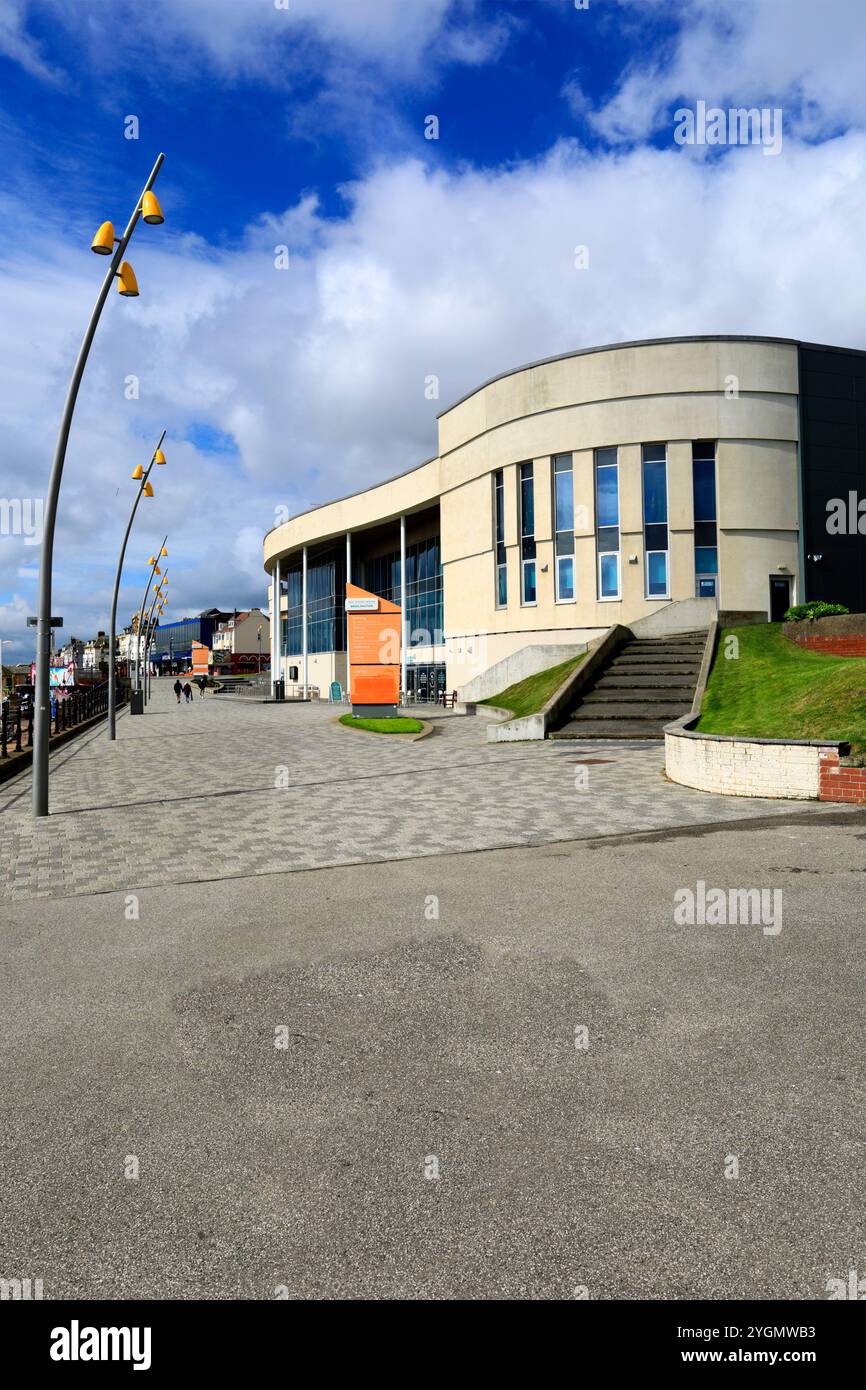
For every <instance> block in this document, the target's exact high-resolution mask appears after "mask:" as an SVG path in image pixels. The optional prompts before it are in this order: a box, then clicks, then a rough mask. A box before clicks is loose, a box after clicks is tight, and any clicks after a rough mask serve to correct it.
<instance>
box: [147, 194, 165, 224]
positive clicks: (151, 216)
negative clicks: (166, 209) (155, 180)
mask: <svg viewBox="0 0 866 1390" xmlns="http://www.w3.org/2000/svg"><path fill="white" fill-rule="evenodd" d="M141 215H142V217H143V218H144V220H145V222H149V223H150V224H151V226H153V227H158V226H159V224H160V223H161V222H164V221H165V218H164V217H163V215H162V208H161V207H160V206H159V199H158V198H157V196H156V194H155V193H145V195H144V197H143V198H142V200H141Z"/></svg>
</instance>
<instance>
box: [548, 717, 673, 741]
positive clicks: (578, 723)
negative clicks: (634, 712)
mask: <svg viewBox="0 0 866 1390" xmlns="http://www.w3.org/2000/svg"><path fill="white" fill-rule="evenodd" d="M550 737H551V738H563V739H568V738H586V739H593V738H627V739H634V738H646V739H658V740H661V739H663V738H664V734H663V733H662V730H661V728H660V727H659V726H658V725H657V724H654V723H653V722H652V720H647V721H646V723H644V722H643V721H642V720H639V719H634V720H628V719H612V720H610V722H609V723H605V722H604V721H603V720H601V719H571V720H569V722H568V723H567V724H565V725H564V726H563V727H562V728H561V729H558V730H557V732H556V733H555V734H551V735H550Z"/></svg>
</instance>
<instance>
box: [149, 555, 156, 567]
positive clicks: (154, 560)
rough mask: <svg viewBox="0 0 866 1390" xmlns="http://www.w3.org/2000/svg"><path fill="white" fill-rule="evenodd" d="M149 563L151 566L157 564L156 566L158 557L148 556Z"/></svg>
mask: <svg viewBox="0 0 866 1390" xmlns="http://www.w3.org/2000/svg"><path fill="white" fill-rule="evenodd" d="M147 563H148V564H149V565H155V564H156V556H155V555H148V557H147Z"/></svg>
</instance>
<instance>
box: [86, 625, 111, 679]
mask: <svg viewBox="0 0 866 1390" xmlns="http://www.w3.org/2000/svg"><path fill="white" fill-rule="evenodd" d="M81 665H82V667H83V669H84V671H85V672H89V673H90V674H91V675H92V674H93V673H94V672H95V671H103V670H104V671H105V673H106V674H107V672H108V638H107V637H106V635H105V633H104V632H98V633H97V634H96V636H95V637H91V639H90V641H89V642H85V644H84V654H83V658H82V662H81Z"/></svg>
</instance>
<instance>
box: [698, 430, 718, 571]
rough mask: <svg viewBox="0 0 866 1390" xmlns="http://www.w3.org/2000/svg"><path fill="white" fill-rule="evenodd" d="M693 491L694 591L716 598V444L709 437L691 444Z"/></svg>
mask: <svg viewBox="0 0 866 1390" xmlns="http://www.w3.org/2000/svg"><path fill="white" fill-rule="evenodd" d="M692 492H693V496H694V501H695V593H696V595H697V597H698V598H718V593H719V590H718V583H719V538H718V517H717V515H716V446H715V444H714V443H713V442H712V440H708V439H699V440H696V441H695V442H694V444H692Z"/></svg>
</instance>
